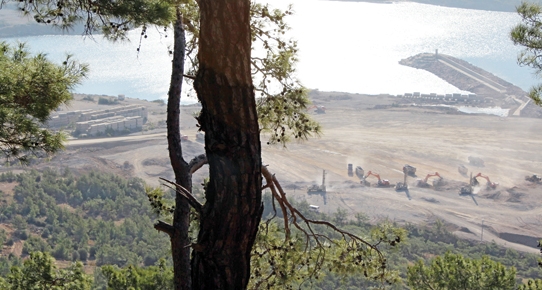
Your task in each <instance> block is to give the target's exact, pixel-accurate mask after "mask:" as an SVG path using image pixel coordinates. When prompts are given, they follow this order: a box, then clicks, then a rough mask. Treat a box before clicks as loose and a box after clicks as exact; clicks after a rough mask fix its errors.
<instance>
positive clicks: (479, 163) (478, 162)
mask: <svg viewBox="0 0 542 290" xmlns="http://www.w3.org/2000/svg"><path fill="white" fill-rule="evenodd" d="M469 163H470V164H471V165H474V166H478V167H484V160H482V158H480V157H474V156H469Z"/></svg>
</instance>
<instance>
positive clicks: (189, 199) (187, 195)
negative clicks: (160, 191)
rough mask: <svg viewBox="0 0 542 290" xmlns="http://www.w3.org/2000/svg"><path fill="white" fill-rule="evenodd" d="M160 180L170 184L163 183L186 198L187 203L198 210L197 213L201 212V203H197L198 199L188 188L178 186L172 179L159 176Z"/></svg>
mask: <svg viewBox="0 0 542 290" xmlns="http://www.w3.org/2000/svg"><path fill="white" fill-rule="evenodd" d="M160 180H162V181H164V182H167V183H169V184H171V185H168V184H164V185H165V186H167V187H169V188H171V189H173V190H175V191H176V192H177V194H179V195H180V196H181V197H183V198H184V199H186V201H187V202H188V204H190V205H191V206H192V207H193V208H194V209H195V210H196V211H197V212H198V214H201V212H202V210H203V205H202V204H201V203H199V201H198V200H197V199H196V198H195V197H194V196H193V195H192V194H191V193H190V192H189V191H188V190H186V188H184V187H182V186H180V185H179V184H177V183H175V182H173V181H170V180H167V179H165V178H162V177H160Z"/></svg>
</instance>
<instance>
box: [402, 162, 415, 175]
mask: <svg viewBox="0 0 542 290" xmlns="http://www.w3.org/2000/svg"><path fill="white" fill-rule="evenodd" d="M403 172H404V173H406V175H408V176H412V177H416V167H414V166H410V165H408V164H405V166H403Z"/></svg>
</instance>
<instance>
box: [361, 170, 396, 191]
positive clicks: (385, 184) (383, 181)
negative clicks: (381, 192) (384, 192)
mask: <svg viewBox="0 0 542 290" xmlns="http://www.w3.org/2000/svg"><path fill="white" fill-rule="evenodd" d="M371 175H372V176H374V177H376V178H378V183H377V186H378V187H389V186H390V181H389V180H387V179H380V175H379V174H378V173H373V172H372V171H369V172H367V175H365V176H364V177H363V180H362V181H361V184H365V185H370V184H369V182H367V181H366V179H367V177H369V176H371Z"/></svg>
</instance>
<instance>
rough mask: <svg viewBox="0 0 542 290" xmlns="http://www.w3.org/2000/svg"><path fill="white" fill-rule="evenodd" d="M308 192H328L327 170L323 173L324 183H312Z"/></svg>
mask: <svg viewBox="0 0 542 290" xmlns="http://www.w3.org/2000/svg"><path fill="white" fill-rule="evenodd" d="M307 193H308V194H326V171H325V170H324V171H323V173H322V185H316V184H314V185H312V186H309V188H307Z"/></svg>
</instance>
